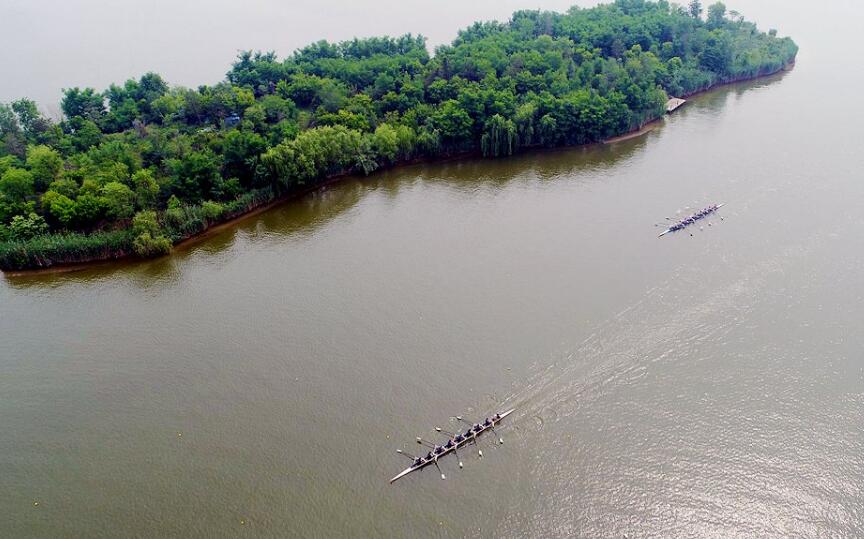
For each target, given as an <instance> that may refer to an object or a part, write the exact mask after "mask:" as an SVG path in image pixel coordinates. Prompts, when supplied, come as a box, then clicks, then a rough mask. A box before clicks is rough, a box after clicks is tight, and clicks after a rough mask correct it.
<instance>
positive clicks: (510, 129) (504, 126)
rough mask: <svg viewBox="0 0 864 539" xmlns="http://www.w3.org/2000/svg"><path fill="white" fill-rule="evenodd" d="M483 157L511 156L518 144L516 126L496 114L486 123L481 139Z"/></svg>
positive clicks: (511, 121)
mask: <svg viewBox="0 0 864 539" xmlns="http://www.w3.org/2000/svg"><path fill="white" fill-rule="evenodd" d="M480 144H481V148H482V151H483V156H484V157H501V156H507V155H513V152H514V151H515V150H516V146H517V144H518V138H517V136H516V124H514V123H513V120H508V119H506V118H504V117H503V116H501V115H500V114H496V115H495V116H492V118H490V119H489V121H488V122H486V131H485V132H484V133H483V138H482V139H481V143H480Z"/></svg>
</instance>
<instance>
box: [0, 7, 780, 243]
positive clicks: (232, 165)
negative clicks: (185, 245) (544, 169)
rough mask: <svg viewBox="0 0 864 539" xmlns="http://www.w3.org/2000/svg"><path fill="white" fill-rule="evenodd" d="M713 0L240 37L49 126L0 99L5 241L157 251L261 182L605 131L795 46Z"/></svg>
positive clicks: (285, 182) (278, 187)
mask: <svg viewBox="0 0 864 539" xmlns="http://www.w3.org/2000/svg"><path fill="white" fill-rule="evenodd" d="M706 13H707V18H706V19H705V20H703V19H702V15H703V7H702V4H701V3H700V2H698V1H696V0H694V1H693V2H690V4H689V6H688V7H686V8H685V7H679V6H677V5H675V4H670V3H668V2H667V1H666V0H659V1H657V2H652V1H648V0H617V1H615V2H614V3H611V4H606V5H601V6H598V7H595V8H591V9H580V8H578V7H573V8H571V9H570V10H569V11H567V12H566V13H563V14H562V13H552V12H543V11H519V12H517V13H514V14H513V17H512V18H511V19H510V21H508V22H506V23H497V22H486V23H476V24H474V25H473V26H471V27H469V28H467V29H465V30H462V31H460V32H459V34H458V36H457V38H456V39H455V40H454V41H453V42H452V43H451V44H450V45H444V46H440V47H438V48H437V49H436V50H435V53H434V55H430V54H429V51H428V50H427V48H426V43H425V39H424V38H422V37H420V36H412V35H405V36H402V37H398V38H387V37H382V38H369V39H354V40H351V41H346V42H343V43H328V42H326V41H319V42H317V43H313V44H311V45H309V46H307V47H304V48H302V49H300V50H297V51H296V52H295V53H294V54H292V55H291V56H289V57H288V58H286V59H284V60H280V59H279V58H277V56H276V54H275V53H272V52H267V53H262V52H251V51H250V52H243V53H241V54H240V55H239V56H238V57H237V59H236V61H235V62H234V63H233V64H232V66H231V69H230V71H229V72H228V74H227V77H226V80H225V81H223V82H221V83H218V84H215V85H211V86H199V87H198V88H195V89H186V88H172V87H169V85H168V84H166V83H165V81H163V80H162V78H161V77H160V76H159V75H157V74H154V73H148V74H145V75H144V76H142V77H141V78H140V79H138V80H129V81H126V82H125V83H123V84H122V85H111V86H110V87H109V88H108V89H107V90H105V91H104V92H101V93H100V92H97V91H96V90H94V89H92V88H83V89H82V88H70V89H67V90H65V91H64V96H63V99H62V102H61V109H62V111H63V114H64V118H63V119H62V121H60V122H59V123H55V122H52V121H50V120H48V119H46V118H44V117H43V116H42V115H41V114H39V112H38V109H37V108H36V104H35V103H33V102H32V101H29V100H26V99H22V100H19V101H16V102H14V103H11V104H9V105H6V104H2V103H0V241H2V240H3V239H4V238H5V239H7V240H9V239H10V238H11V239H12V240H13V241H17V240H20V239H22V238H30V237H32V236H33V235H34V234H37V235H38V234H42V233H44V232H45V231H46V230H50V231H53V232H62V233H64V234H65V233H70V232H80V233H87V234H95V233H97V232H99V231H103V232H105V231H112V230H129V231H131V230H132V229H133V228H134V229H135V238H137V240H136V242H137V243H136V244H135V246H134V248H135V250H137V251H139V252H141V253H159V252H164V250H165V241H167V240H166V238H169V237H170V238H174V239H176V238H178V237H181V236H182V235H183V234H187V233H192V232H195V231H200V229H201V227H204V226H206V223H208V222H211V221H213V220H215V219H217V218H220V216H225V215H227V214H228V213H230V211H229V209H228V208H236V209H238V210H239V209H242V208H243V207H245V206H244V205H248V204H249V203H250V201H252V200H258V198H260V197H261V196H264V195H261V193H264V192H266V193H268V195H267V196H269V197H272V196H275V195H278V194H279V193H284V192H289V191H291V190H292V189H296V188H297V187H298V186H308V185H312V184H314V183H315V182H316V181H319V180H320V179H322V178H324V177H326V176H330V175H336V174H342V173H350V172H362V173H367V174H368V173H370V172H372V171H373V170H376V169H377V168H378V167H379V166H382V165H390V164H394V163H398V162H400V161H404V160H408V159H412V158H416V157H437V156H442V155H452V154H456V153H461V152H475V151H476V152H482V153H483V155H486V156H490V157H499V156H507V155H511V154H513V153H515V152H517V151H518V150H519V149H520V148H525V147H533V146H541V145H543V146H554V145H565V144H583V143H589V142H594V141H599V140H603V139H605V138H608V137H610V136H613V135H617V134H621V133H624V132H627V131H628V130H631V129H633V128H636V127H639V126H640V125H642V124H643V123H645V122H646V121H649V120H651V119H653V118H656V117H658V116H659V115H660V114H662V112H663V109H664V104H665V102H666V100H667V98H668V96H669V95H682V94H687V93H690V92H694V91H697V90H700V89H704V88H707V87H709V86H711V85H713V84H716V83H718V82H722V81H728V80H734V79H739V78H747V77H753V76H757V75H761V74H765V73H770V72H774V71H777V70H778V69H780V68H781V67H783V66H784V65H786V64H788V63H789V62H791V61H792V60H793V59H794V57H795V55H796V53H797V47H796V45H795V44H794V43H793V42H792V41H791V40H790V39H788V38H778V37H776V32H772V33H768V34H766V33H762V32H759V31H758V30H757V29H756V26H755V25H754V24H752V23H750V22H746V21H745V20H744V19H743V18H742V17H740V15H739V14H737V13H734V14H729V13H727V11H726V7H725V6H724V5H723V4H722V3H719V2H718V3H716V4H713V5H710V6H708V7H707V11H706ZM256 197H258V198H256ZM231 211H233V210H231ZM136 214H137V215H138V217H135V216H136ZM133 218H134V219H133ZM13 220H14V222H15V223H16V224H15V230H16V231H18V232H16V233H15V234H14V236H13V235H10V232H9V230H10V228H9V227H10V226H12V224H13ZM133 222H134V223H137V224H134V225H133ZM31 225H32V226H31ZM161 227H165V230H164V231H163V230H162V228H161ZM100 233H101V232H100ZM104 237H106V238H107V237H108V236H104ZM111 238H114V239H111V241H115V239H116V237H115V236H111ZM106 241H107V240H106ZM118 241H119V240H118ZM88 245H90V243H88Z"/></svg>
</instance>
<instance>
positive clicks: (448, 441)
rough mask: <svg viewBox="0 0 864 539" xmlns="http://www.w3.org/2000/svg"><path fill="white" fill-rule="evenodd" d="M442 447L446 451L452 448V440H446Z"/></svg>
mask: <svg viewBox="0 0 864 539" xmlns="http://www.w3.org/2000/svg"><path fill="white" fill-rule="evenodd" d="M444 447H446V448H447V449H450V448H451V447H453V440H447V443H446V444H444Z"/></svg>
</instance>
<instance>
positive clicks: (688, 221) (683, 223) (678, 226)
mask: <svg viewBox="0 0 864 539" xmlns="http://www.w3.org/2000/svg"><path fill="white" fill-rule="evenodd" d="M725 205H726V204H717V205H716V206H710V207H709V208H706V209H705V210H703V212H704V213H701V212H700V213H694V214H693V215H691V216H690V217H686V218H684V219H681V220H680V221H678V222H677V223H675V224H674V225H672V226H671V227H669V228H667V229H666V230H664V231H663V233H662V234H660V235H659V236H657V237H658V238H662V237H663V236H665V235H666V234H671V233H672V232H678V231H679V230H684V229H685V228H687V227H688V226H690V225H692V224H693V223H695V222H696V221H699V220H701V219H704V218H706V217H708V216H709V215H711V214H712V213H714V212H716V211H717V210H719V209H720V208H722V207H723V206H725Z"/></svg>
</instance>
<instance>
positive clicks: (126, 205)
mask: <svg viewBox="0 0 864 539" xmlns="http://www.w3.org/2000/svg"><path fill="white" fill-rule="evenodd" d="M102 198H103V199H104V200H105V214H106V215H107V216H108V218H110V219H112V220H115V221H120V220H124V219H129V218H130V217H132V214H133V213H135V193H133V192H132V189H129V186H127V185H126V184H123V183H120V182H108V183H106V184H105V185H104V186H103V187H102Z"/></svg>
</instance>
